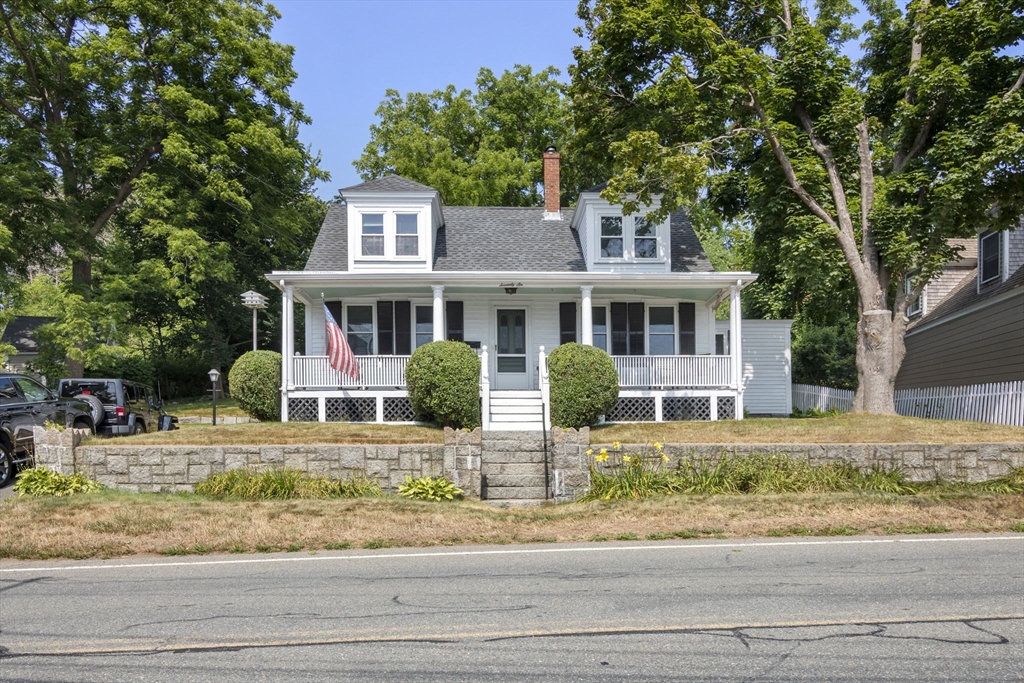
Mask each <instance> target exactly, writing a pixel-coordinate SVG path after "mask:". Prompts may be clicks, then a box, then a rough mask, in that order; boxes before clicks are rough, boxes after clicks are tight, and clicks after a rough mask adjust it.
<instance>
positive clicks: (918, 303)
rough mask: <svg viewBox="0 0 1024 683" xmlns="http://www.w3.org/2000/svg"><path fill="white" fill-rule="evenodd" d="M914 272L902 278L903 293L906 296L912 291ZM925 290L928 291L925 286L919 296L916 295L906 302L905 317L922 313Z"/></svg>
mask: <svg viewBox="0 0 1024 683" xmlns="http://www.w3.org/2000/svg"><path fill="white" fill-rule="evenodd" d="M915 274H916V273H911V274H910V275H907V276H906V277H905V278H903V293H904V294H905V295H907V296H908V297H909V296H910V293H911V292H912V291H914V284H913V280H914V275H915ZM927 291H928V288H927V287H925V288H924V289H922V290H921V296H919V297H917V298H916V299H914V300H913V301H911V302H910V303H909V304H907V317H908V318H913V317H915V316H918V315H921V314H922V313H924V297H925V292H927Z"/></svg>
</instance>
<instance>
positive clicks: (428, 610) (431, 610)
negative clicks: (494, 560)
mask: <svg viewBox="0 0 1024 683" xmlns="http://www.w3.org/2000/svg"><path fill="white" fill-rule="evenodd" d="M391 602H392V603H393V604H396V605H399V606H401V607H415V608H418V609H421V610H424V611H420V612H382V613H380V614H349V615H344V616H325V615H323V614H319V613H316V612H308V613H303V612H284V613H282V614H246V615H241V614H239V615H235V614H216V615H212V616H209V617H195V618H190V619H166V620H161V621H146V622H141V623H138V624H128V625H127V626H125V627H123V628H122V629H121V631H122V632H124V631H129V630H132V629H136V628H141V627H143V626H161V625H164V624H187V623H198V622H209V621H218V620H221V619H294V618H302V619H307V620H309V621H346V620H349V619H377V618H382V617H415V616H423V615H428V614H481V613H486V612H523V611H526V610H531V609H535V607H534V605H523V606H521V607H480V608H472V609H441V608H436V607H432V606H430V605H411V604H408V603H404V602H402V601H401V600H400V597H399V596H397V595H396V596H395V597H393V598H392V599H391Z"/></svg>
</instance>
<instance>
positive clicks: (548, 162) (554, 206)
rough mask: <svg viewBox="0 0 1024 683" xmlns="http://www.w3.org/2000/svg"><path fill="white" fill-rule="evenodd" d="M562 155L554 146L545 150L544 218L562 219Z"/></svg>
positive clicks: (550, 219)
mask: <svg viewBox="0 0 1024 683" xmlns="http://www.w3.org/2000/svg"><path fill="white" fill-rule="evenodd" d="M561 160H562V156H561V155H560V154H559V153H558V150H556V149H555V148H554V147H548V148H547V149H546V150H544V220H549V221H560V220H562V214H561V212H560V211H559V205H560V204H561V202H560V201H559V196H560V189H561V187H560V179H561V178H560V176H561V172H560V169H559V165H560V164H561Z"/></svg>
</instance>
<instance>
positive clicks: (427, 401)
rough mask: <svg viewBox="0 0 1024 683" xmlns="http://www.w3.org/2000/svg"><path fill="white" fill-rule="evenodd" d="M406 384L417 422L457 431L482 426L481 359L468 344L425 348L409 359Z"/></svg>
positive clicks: (429, 345)
mask: <svg viewBox="0 0 1024 683" xmlns="http://www.w3.org/2000/svg"><path fill="white" fill-rule="evenodd" d="M405 381H406V384H407V385H408V386H409V401H410V402H411V403H412V409H413V410H414V411H415V412H416V419H418V420H423V421H426V422H436V423H438V424H439V425H441V426H443V427H452V428H453V429H473V428H474V427H479V426H480V390H479V388H480V358H479V357H477V355H476V352H475V351H473V349H471V348H469V346H467V345H466V344H463V343H462V342H457V341H439V342H431V343H429V344H424V345H423V346H421V347H420V348H418V349H416V351H414V352H413V354H412V357H411V358H409V363H408V365H407V366H406V368H405Z"/></svg>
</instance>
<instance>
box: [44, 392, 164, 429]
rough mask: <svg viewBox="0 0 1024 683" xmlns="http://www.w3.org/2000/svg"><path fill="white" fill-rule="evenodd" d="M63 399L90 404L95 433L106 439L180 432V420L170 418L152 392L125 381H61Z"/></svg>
mask: <svg viewBox="0 0 1024 683" xmlns="http://www.w3.org/2000/svg"><path fill="white" fill-rule="evenodd" d="M57 393H58V394H59V395H60V396H61V397H62V398H74V399H78V400H81V401H87V402H88V403H89V404H90V406H91V414H92V419H93V423H94V424H95V425H96V433H97V434H100V435H106V436H118V435H125V434H144V433H146V432H155V431H157V430H162V431H166V430H169V429H177V427H176V426H175V423H177V421H178V418H176V417H174V416H172V415H168V414H167V413H165V412H164V410H163V404H162V403H161V402H160V399H159V398H158V397H157V395H156V394H155V393H153V388H152V387H149V386H147V385H145V384H140V383H139V382H129V381H126V380H123V379H93V378H84V379H62V380H61V381H60V382H59V383H58V384H57Z"/></svg>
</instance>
